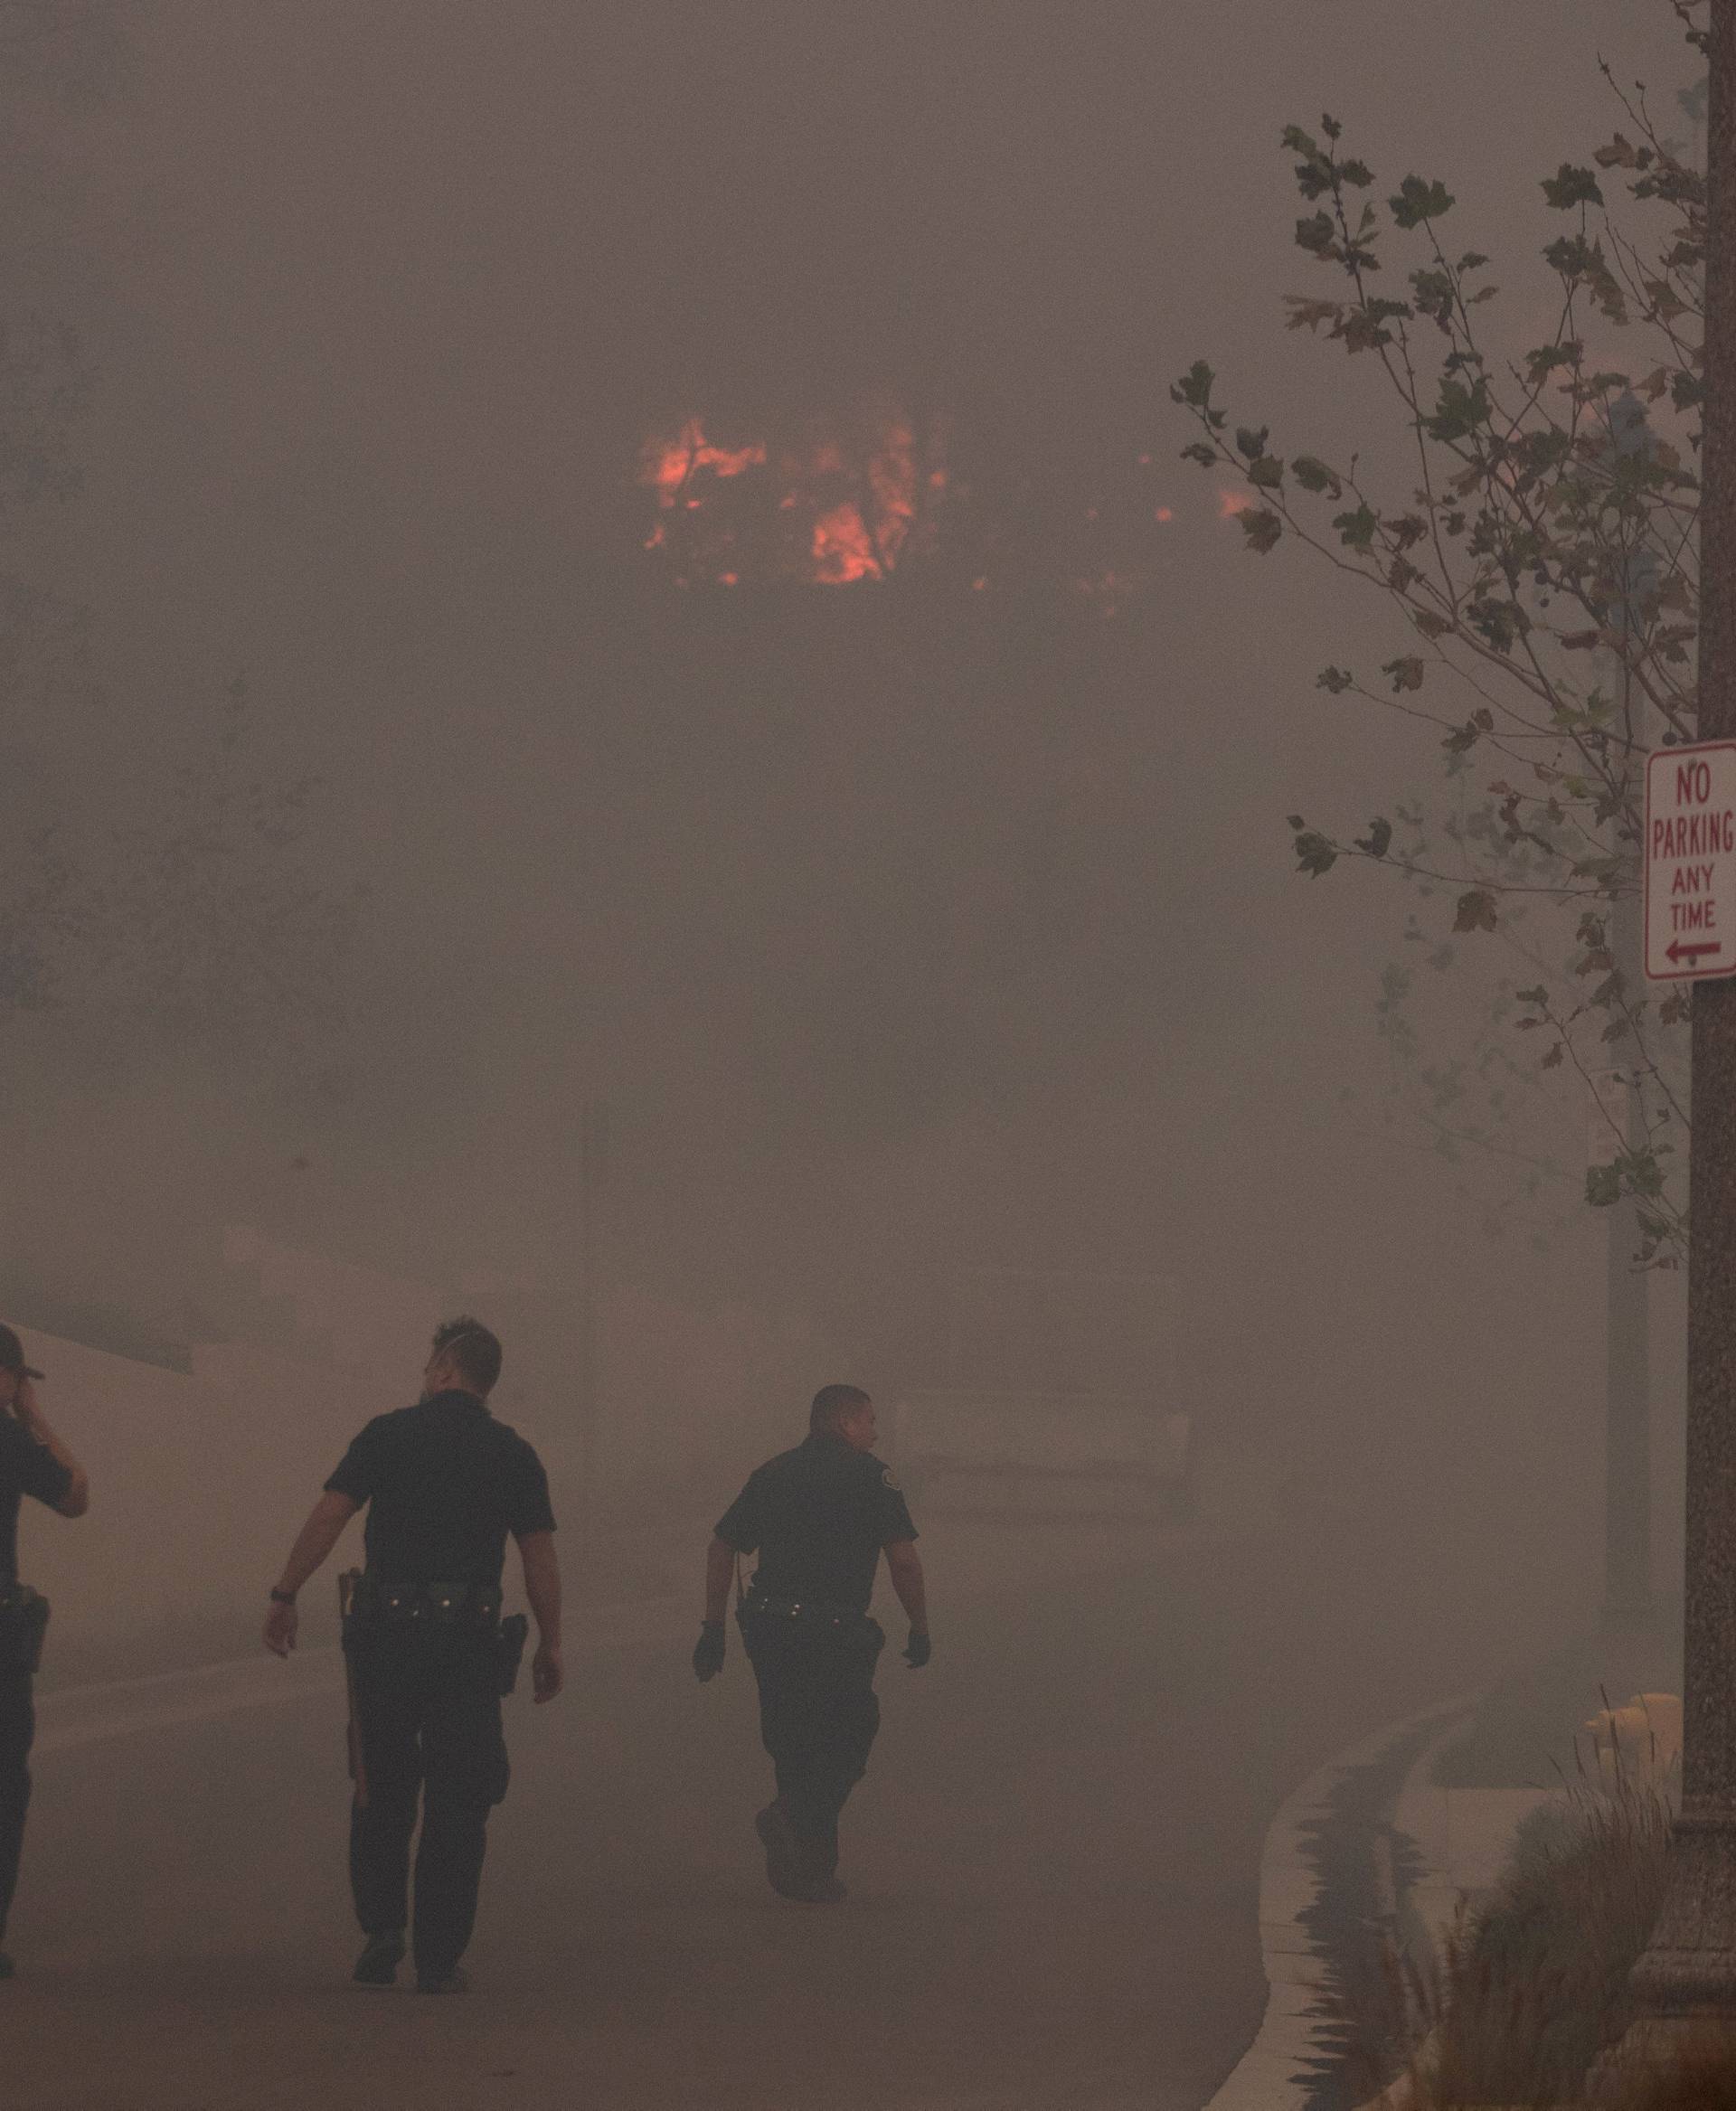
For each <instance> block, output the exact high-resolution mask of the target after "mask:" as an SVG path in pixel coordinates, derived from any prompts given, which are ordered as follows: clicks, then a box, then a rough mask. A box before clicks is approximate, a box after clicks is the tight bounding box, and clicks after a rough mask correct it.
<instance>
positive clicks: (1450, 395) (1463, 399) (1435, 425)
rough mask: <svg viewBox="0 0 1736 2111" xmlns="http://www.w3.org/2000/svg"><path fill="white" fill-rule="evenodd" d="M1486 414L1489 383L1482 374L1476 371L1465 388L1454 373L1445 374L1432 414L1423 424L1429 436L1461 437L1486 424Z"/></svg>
mask: <svg viewBox="0 0 1736 2111" xmlns="http://www.w3.org/2000/svg"><path fill="white" fill-rule="evenodd" d="M1488 417H1489V384H1488V382H1486V381H1485V380H1484V378H1483V376H1482V375H1481V374H1478V375H1477V378H1476V379H1475V380H1474V381H1473V382H1471V383H1470V384H1469V386H1468V387H1467V385H1466V383H1465V382H1462V381H1461V380H1459V378H1458V375H1456V374H1446V375H1443V376H1442V378H1441V383H1440V389H1439V393H1438V394H1437V396H1436V398H1435V410H1434V415H1433V417H1432V418H1429V419H1424V421H1423V424H1424V429H1425V430H1426V431H1427V433H1428V435H1429V438H1430V439H1436V440H1443V441H1446V440H1456V439H1465V438H1468V437H1469V436H1470V435H1471V434H1472V433H1474V432H1476V431H1477V429H1478V428H1479V427H1480V426H1483V425H1486V423H1487V422H1488Z"/></svg>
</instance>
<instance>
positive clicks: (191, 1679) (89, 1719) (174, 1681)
mask: <svg viewBox="0 0 1736 2111" xmlns="http://www.w3.org/2000/svg"><path fill="white" fill-rule="evenodd" d="M582 1618H583V1620H584V1623H585V1626H586V1638H585V1641H584V1642H583V1643H582V1644H581V1645H580V1647H579V1648H578V1649H577V1650H571V1649H570V1650H569V1652H568V1654H569V1655H570V1656H592V1655H597V1654H601V1653H602V1652H604V1651H606V1650H610V1649H627V1648H631V1647H633V1646H634V1645H636V1644H638V1643H647V1642H658V1643H661V1642H674V1641H676V1640H678V1639H679V1638H680V1637H681V1636H683V1635H688V1634H691V1633H693V1632H695V1631H697V1628H698V1626H699V1622H698V1620H697V1618H696V1617H695V1616H694V1615H693V1607H692V1604H691V1603H690V1601H689V1599H688V1598H687V1597H657V1598H632V1599H628V1600H627V1601H625V1602H624V1603H621V1604H619V1605H612V1606H599V1607H595V1608H594V1609H593V1610H592V1611H590V1613H588V1614H583V1615H582ZM343 1682H344V1659H343V1655H342V1653H341V1652H340V1651H339V1650H338V1649H337V1648H336V1647H335V1646H329V1647H326V1648H324V1649H302V1650H297V1652H296V1653H295V1654H294V1655H292V1656H291V1657H289V1658H288V1660H287V1661H279V1660H278V1658H277V1657H274V1656H268V1655H267V1654H265V1653H264V1651H263V1650H261V1651H260V1652H259V1654H258V1655H255V1656H243V1657H231V1658H230V1659H229V1660H227V1661H226V1662H224V1663H207V1664H199V1665H197V1666H195V1667H194V1668H193V1670H191V1671H179V1672H159V1673H155V1674H154V1675H153V1676H151V1677H149V1678H143V1679H105V1680H100V1681H99V1682H96V1683H94V1684H91V1685H88V1686H67V1687H63V1688H62V1689H61V1691H60V1692H53V1693H44V1694H42V1695H41V1696H40V1697H39V1698H38V1700H37V1702H36V1721H37V1729H36V1741H35V1745H34V1747H33V1753H32V1756H33V1758H48V1757H50V1756H52V1754H54V1753H57V1752H71V1751H77V1750H79V1749H80V1748H82V1747H84V1746H86V1745H97V1744H106V1743H108V1742H109V1740H110V1739H115V1738H123V1737H131V1736H134V1735H136V1734H137V1732H139V1731H141V1730H147V1729H168V1728H171V1727H173V1726H174V1725H175V1724H176V1723H183V1722H199V1721H203V1720H208V1719H210V1718H212V1717H215V1716H220V1715H234V1714H238V1713H240V1712H241V1711H242V1710H246V1709H250V1708H278V1707H281V1706H283V1705H284V1704H285V1703H286V1702H288V1701H299V1700H302V1699H304V1698H305V1697H306V1696H307V1695H308V1694H310V1693H326V1692H335V1691H336V1690H337V1689H338V1688H339V1687H340V1686H341V1685H342V1684H343Z"/></svg>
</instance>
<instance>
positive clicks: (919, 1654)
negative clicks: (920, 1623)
mask: <svg viewBox="0 0 1736 2111" xmlns="http://www.w3.org/2000/svg"><path fill="white" fill-rule="evenodd" d="M932 1654H934V1649H933V1645H932V1644H931V1643H930V1642H929V1631H928V1629H927V1628H926V1627H912V1628H911V1629H910V1640H909V1641H908V1642H907V1643H906V1644H905V1645H904V1661H905V1663H907V1664H909V1665H910V1669H911V1670H912V1671H913V1672H920V1670H921V1669H922V1666H923V1665H924V1664H925V1663H927V1662H928V1661H929V1657H930V1656H931V1655H932Z"/></svg>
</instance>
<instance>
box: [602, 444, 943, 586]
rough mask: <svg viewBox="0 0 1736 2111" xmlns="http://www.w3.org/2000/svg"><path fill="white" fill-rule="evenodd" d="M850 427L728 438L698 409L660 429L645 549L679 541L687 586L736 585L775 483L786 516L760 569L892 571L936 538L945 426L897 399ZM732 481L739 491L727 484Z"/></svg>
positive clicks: (811, 576)
mask: <svg viewBox="0 0 1736 2111" xmlns="http://www.w3.org/2000/svg"><path fill="white" fill-rule="evenodd" d="M850 424H851V425H852V426H853V427H854V428H856V430H854V431H845V430H843V429H838V430H830V431H822V432H819V433H817V434H810V435H809V436H807V437H806V438H805V439H804V440H803V441H801V442H799V443H795V444H781V443H780V444H774V443H773V442H771V441H769V440H767V439H761V438H756V439H750V440H748V441H746V442H745V443H744V444H742V445H741V446H727V445H720V444H718V443H717V442H715V441H714V440H712V438H710V436H709V435H708V433H707V431H706V429H705V425H704V422H703V419H700V418H698V417H691V418H688V419H685V420H684V422H683V424H682V425H681V428H680V429H679V430H678V431H677V432H675V434H674V435H673V436H672V435H667V434H656V435H654V436H653V437H652V438H651V439H649V440H648V441H647V442H646V447H645V448H644V450H643V453H642V455H641V457H640V464H639V476H638V481H639V483H640V485H642V486H644V487H646V488H647V489H649V490H650V491H652V492H653V493H655V495H656V505H657V518H656V521H655V523H653V525H652V528H651V532H650V533H649V534H648V535H646V538H645V547H646V549H647V550H662V551H673V550H675V545H676V544H677V542H678V543H679V544H680V550H679V552H678V554H679V556H680V558H681V561H682V566H683V583H686V582H687V580H689V579H703V580H706V581H708V582H709V583H711V584H713V585H717V586H734V585H736V584H737V583H738V582H739V581H740V580H741V578H742V577H743V563H742V561H741V551H740V548H739V545H740V543H741V537H742V535H743V534H744V533H745V532H749V530H750V528H757V529H759V530H760V532H761V533H762V534H763V533H764V531H765V527H766V522H765V517H764V516H765V514H766V512H767V497H768V495H769V492H771V491H774V490H775V491H776V493H777V496H776V499H775V502H773V504H772V505H771V509H770V510H771V511H772V512H773V513H775V514H777V515H778V516H781V520H780V523H779V524H778V531H777V532H776V533H775V534H774V535H773V537H772V539H771V540H772V543H773V545H774V548H775V556H773V557H772V559H771V561H770V563H769V565H768V564H767V563H766V562H764V561H762V562H761V563H760V564H758V565H756V566H755V567H754V570H755V574H756V576H758V575H759V574H760V572H763V571H766V570H769V571H770V573H771V575H772V576H776V577H782V578H793V579H796V580H803V581H805V582H807V583H808V584H810V585H815V586H828V587H831V586H849V585H851V584H853V583H854V581H856V580H883V579H885V578H887V577H888V576H889V575H890V574H891V573H892V571H893V570H895V569H896V567H897V565H898V563H899V561H900V560H901V558H903V557H905V556H906V555H908V554H910V552H911V551H913V550H915V549H916V548H918V547H920V546H921V545H922V544H923V543H924V542H927V541H928V540H929V532H930V526H931V517H932V515H933V514H934V513H935V512H936V511H937V510H938V509H939V507H940V506H941V505H942V504H944V502H945V499H946V496H947V492H948V472H947V466H946V451H945V445H944V438H943V435H942V432H941V430H940V429H939V426H938V425H936V426H934V427H932V428H931V429H929V430H928V431H927V432H925V433H923V434H920V435H919V433H918V431H917V429H916V425H915V423H914V421H913V420H912V419H910V417H909V416H907V415H906V414H905V413H904V412H903V411H902V410H900V409H898V408H896V407H895V406H891V405H882V406H879V407H877V408H874V409H872V410H870V411H869V412H868V413H866V414H863V415H862V416H859V417H858V418H857V419H854V420H852V421H850ZM736 479H740V480H741V485H740V486H739V489H737V490H731V492H729V493H727V494H725V493H724V492H723V491H722V490H721V488H720V487H721V486H722V485H725V484H729V483H732V482H733V481H734V480H736ZM738 499H739V501H740V503H739V504H738V503H737V501H738ZM683 516H685V518H683ZM765 554H766V553H765V552H761V556H762V559H763V558H764V556H765Z"/></svg>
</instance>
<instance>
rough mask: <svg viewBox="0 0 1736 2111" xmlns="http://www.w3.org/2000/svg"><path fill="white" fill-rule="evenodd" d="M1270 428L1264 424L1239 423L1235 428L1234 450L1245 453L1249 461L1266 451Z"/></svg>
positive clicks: (1241, 453) (1240, 453)
mask: <svg viewBox="0 0 1736 2111" xmlns="http://www.w3.org/2000/svg"><path fill="white" fill-rule="evenodd" d="M1270 433H1271V428H1270V427H1269V426H1266V425H1239V426H1237V428H1236V452H1237V453H1238V454H1239V455H1246V456H1247V457H1248V458H1249V459H1250V461H1251V460H1253V459H1254V458H1255V457H1258V456H1260V455H1263V454H1264V453H1265V452H1266V442H1267V440H1268V438H1269V437H1270Z"/></svg>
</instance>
